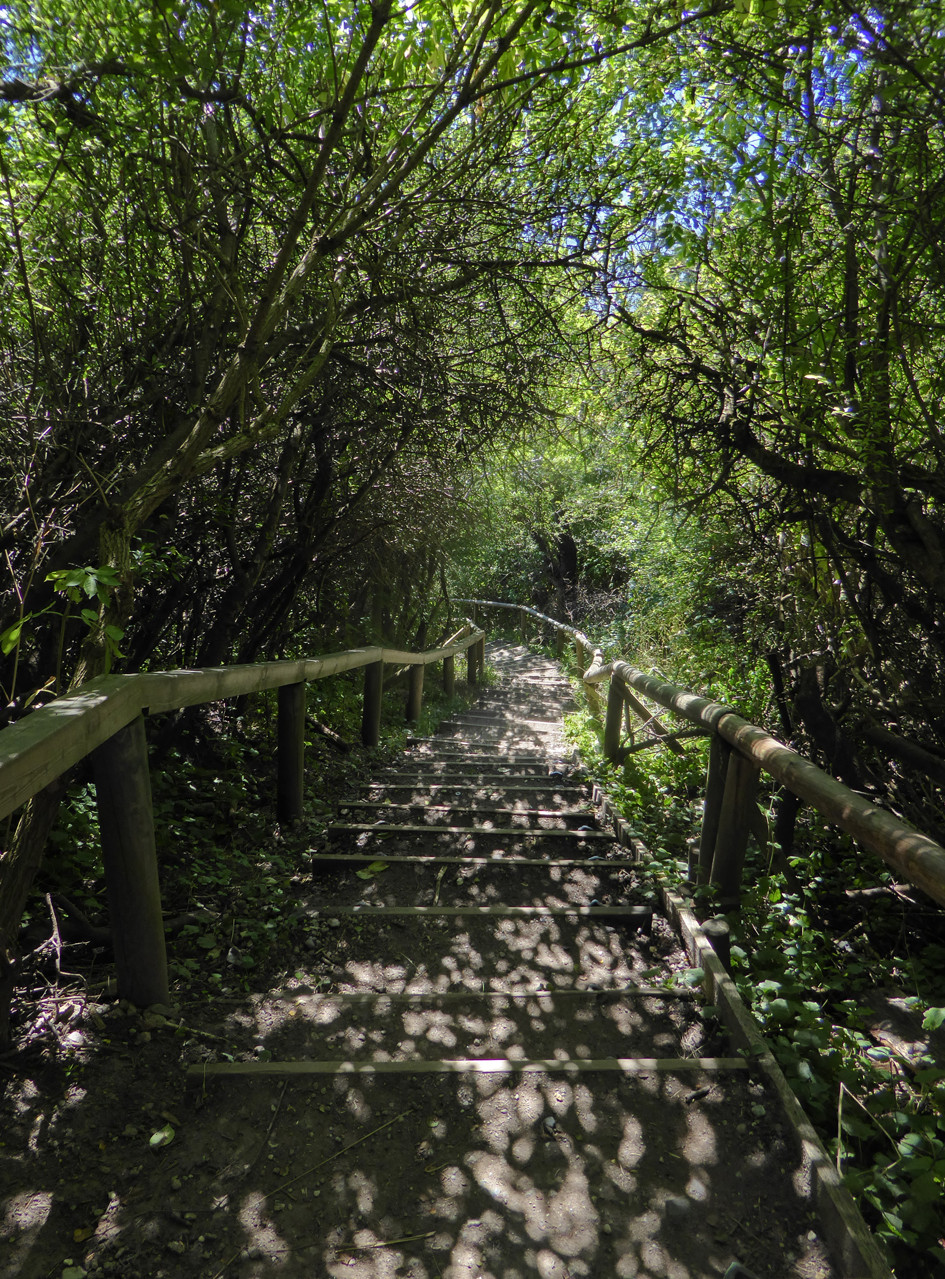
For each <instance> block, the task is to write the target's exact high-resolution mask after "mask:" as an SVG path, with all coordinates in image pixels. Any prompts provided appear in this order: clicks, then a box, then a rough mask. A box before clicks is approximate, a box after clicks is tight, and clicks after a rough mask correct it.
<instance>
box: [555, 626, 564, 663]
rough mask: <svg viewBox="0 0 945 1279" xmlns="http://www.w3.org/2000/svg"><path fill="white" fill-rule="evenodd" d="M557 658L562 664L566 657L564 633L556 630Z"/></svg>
mask: <svg viewBox="0 0 945 1279" xmlns="http://www.w3.org/2000/svg"><path fill="white" fill-rule="evenodd" d="M555 657H556V658H557V659H558V661H559V662H560V661H561V659H562V657H564V631H559V630H558V629H557V627H556V628H555Z"/></svg>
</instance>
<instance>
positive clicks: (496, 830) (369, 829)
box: [325, 822, 614, 844]
mask: <svg viewBox="0 0 945 1279" xmlns="http://www.w3.org/2000/svg"><path fill="white" fill-rule="evenodd" d="M325 834H326V835H339V834H341V835H355V834H358V835H361V834H370V835H380V836H381V837H382V838H387V837H388V836H391V835H430V834H433V835H465V836H472V837H473V838H476V837H478V836H481V835H489V836H490V837H493V838H497V839H498V838H504V837H505V836H509V837H511V838H518V839H523V838H527V839H546V838H547V839H578V840H589V841H591V842H593V841H594V840H606V841H607V843H609V844H612V843H614V837H613V835H611V834H609V833H608V832H607V831H605V830H545V829H543V828H542V827H537V828H535V829H531V830H529V829H526V828H525V827H522V826H433V825H425V826H413V825H408V824H407V823H406V822H404V823H403V824H398V823H396V822H392V823H390V824H389V825H383V826H372V825H371V824H370V822H332V823H331V825H330V826H327V827H326V828H325Z"/></svg>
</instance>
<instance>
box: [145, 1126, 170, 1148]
mask: <svg viewBox="0 0 945 1279" xmlns="http://www.w3.org/2000/svg"><path fill="white" fill-rule="evenodd" d="M174 1136H175V1133H174V1129H173V1128H172V1127H171V1125H170V1124H165V1125H164V1127H163V1128H159V1129H158V1130H157V1132H153V1133H152V1134H151V1136H150V1138H149V1140H148V1145H149V1146H150V1147H151V1149H152V1150H160V1149H161V1148H162V1146H169V1145H170V1144H171V1142H172V1141H173V1140H174Z"/></svg>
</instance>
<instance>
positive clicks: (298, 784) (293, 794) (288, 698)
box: [276, 681, 305, 822]
mask: <svg viewBox="0 0 945 1279" xmlns="http://www.w3.org/2000/svg"><path fill="white" fill-rule="evenodd" d="M277 743H278V744H277V751H276V760H277V781H276V815H277V816H278V818H279V821H280V822H298V821H301V820H302V799H303V796H304V793H305V683H304V681H303V682H301V683H298V684H283V685H282V687H281V688H280V689H279V719H278V727H277Z"/></svg>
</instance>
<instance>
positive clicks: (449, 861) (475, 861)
mask: <svg viewBox="0 0 945 1279" xmlns="http://www.w3.org/2000/svg"><path fill="white" fill-rule="evenodd" d="M310 858H311V860H312V862H317V863H318V864H319V865H320V866H330V865H332V864H334V865H336V866H348V865H357V864H359V863H360V862H367V863H368V864H370V863H371V862H376V861H377V860H378V857H377V854H376V853H311V854H310ZM384 860H385V861H389V862H390V863H391V864H392V865H399V864H400V863H401V862H403V863H404V864H406V865H408V866H422V865H426V864H428V863H429V864H432V865H436V866H520V867H523V868H524V869H529V868H537V867H543V868H544V869H545V870H547V869H548V868H549V867H550V866H560V867H565V866H585V867H587V868H588V869H590V870H633V869H635V868H637V867H638V866H639V863H638V862H637V861H636V860H635V859H634V858H632V857H606V858H605V857H596V858H590V857H522V856H521V854H520V853H506V852H497V853H493V854H492V856H491V857H472V856H470V855H468V854H466V855H460V856H457V857H449V856H444V855H443V854H442V853H434V852H429V853H410V854H409V855H407V854H404V853H393V854H391V856H390V857H386V856H385V859H384Z"/></svg>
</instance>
